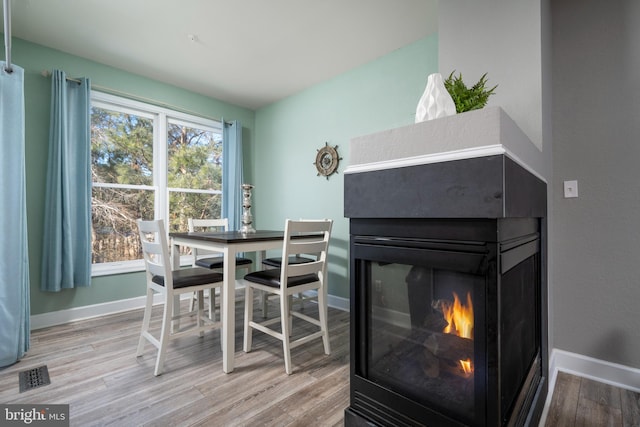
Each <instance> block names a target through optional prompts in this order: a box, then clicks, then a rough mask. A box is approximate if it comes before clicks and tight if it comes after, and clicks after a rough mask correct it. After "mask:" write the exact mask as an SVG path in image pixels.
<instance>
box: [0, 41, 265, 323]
mask: <svg viewBox="0 0 640 427" xmlns="http://www.w3.org/2000/svg"><path fill="white" fill-rule="evenodd" d="M0 51H1V52H2V57H3V58H4V49H3V48H0ZM12 62H13V63H14V64H16V65H18V66H20V67H22V68H24V70H25V82H24V87H25V88H24V89H25V127H26V135H25V145H26V170H27V177H26V178H27V222H28V234H29V262H30V266H29V274H30V278H31V314H41V313H46V312H52V311H58V310H65V309H70V308H74V307H82V306H87V305H92V304H100V303H105V302H109V301H116V300H121V299H127V298H133V297H138V296H142V295H144V293H145V283H144V275H143V273H131V274H122V275H113V276H103V277H95V278H93V280H92V284H91V287H88V288H78V289H71V290H63V291H61V292H57V293H52V292H42V291H40V263H41V258H42V242H41V235H42V228H43V220H44V215H46V212H44V191H45V175H46V168H47V152H48V132H49V114H50V102H51V79H50V78H45V77H43V76H42V75H41V72H42V71H43V70H51V69H54V68H56V69H61V70H64V71H65V72H66V73H67V76H69V77H89V78H90V79H91V82H92V84H93V85H98V86H102V87H106V88H109V89H112V90H115V91H120V92H125V93H128V94H131V95H133V97H138V98H146V99H151V100H154V101H157V102H156V103H157V104H159V105H162V104H169V105H172V106H175V107H177V109H181V110H187V111H190V112H193V113H197V114H199V115H202V116H205V117H210V118H214V119H219V118H221V117H222V116H224V118H225V120H240V121H241V122H242V125H243V140H244V144H245V146H246V149H247V150H248V149H249V147H250V146H251V144H252V138H253V128H254V117H255V113H254V112H253V111H251V110H248V109H245V108H241V107H237V106H234V105H231V104H227V103H224V102H221V101H218V100H216V99H213V98H209V97H206V96H203V95H200V94H197V93H193V92H188V91H186V90H183V89H180V88H177V87H175V86H171V85H167V84H164V83H161V82H158V81H154V80H151V79H147V78H144V77H141V76H138V75H135V74H131V73H127V72H125V71H122V70H118V69H115V68H112V67H108V66H105V65H103V64H99V63H97V62H93V61H89V60H86V59H83V58H79V57H76V56H73V55H69V54H66V53H64V52H60V51H56V50H53V49H48V48H45V47H42V46H39V45H35V44H32V43H29V42H26V41H24V40H20V39H16V38H14V39H13V40H12ZM2 143H6V142H5V141H2ZM246 169H248V170H246V171H245V174H246V175H247V176H248V177H249V178H250V177H251V169H250V168H248V167H246ZM3 244H7V242H4V243H3Z"/></svg>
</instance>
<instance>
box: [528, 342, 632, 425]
mask: <svg viewBox="0 0 640 427" xmlns="http://www.w3.org/2000/svg"><path fill="white" fill-rule="evenodd" d="M558 372H566V373H569V374H572V375H576V376H579V377H583V378H589V379H592V380H594V381H599V382H601V383H605V384H610V385H612V386H614V387H620V388H624V389H627V390H631V391H634V392H636V393H640V369H637V368H632V367H630V366H625V365H620V364H618V363H612V362H608V361H606V360H600V359H595V358H593V357H589V356H583V355H582V354H578V353H571V352H569V351H565V350H560V349H557V348H554V349H553V350H552V351H551V357H550V358H549V377H550V378H549V394H547V401H546V402H545V404H544V411H543V413H542V417H541V419H540V426H544V424H545V421H546V419H547V413H548V411H549V406H550V405H551V398H552V397H553V390H554V389H555V386H556V378H557V377H558Z"/></svg>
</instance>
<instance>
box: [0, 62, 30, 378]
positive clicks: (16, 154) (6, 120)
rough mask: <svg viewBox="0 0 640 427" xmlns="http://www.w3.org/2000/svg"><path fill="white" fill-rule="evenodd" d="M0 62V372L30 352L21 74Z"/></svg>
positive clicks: (18, 70)
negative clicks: (2, 368) (7, 69)
mask: <svg viewBox="0 0 640 427" xmlns="http://www.w3.org/2000/svg"><path fill="white" fill-rule="evenodd" d="M5 65H6V64H5V63H4V62H0V218H2V220H1V221H0V233H1V235H2V244H1V245H0V325H2V326H0V367H3V366H8V365H11V364H13V363H15V362H17V361H18V360H19V359H20V358H21V357H22V356H24V354H25V353H26V352H27V350H28V349H29V333H30V325H29V311H30V308H29V254H28V244H27V203H26V183H25V146H24V144H25V140H24V70H23V69H22V68H20V67H18V66H17V65H15V64H11V72H7V71H5Z"/></svg>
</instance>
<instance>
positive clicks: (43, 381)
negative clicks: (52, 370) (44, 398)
mask: <svg viewBox="0 0 640 427" xmlns="http://www.w3.org/2000/svg"><path fill="white" fill-rule="evenodd" d="M19 378H20V393H22V392H25V391H27V390H31V389H34V388H37V387H40V386H43V385H47V384H50V383H51V381H50V380H49V370H48V369H47V366H46V365H45V366H40V367H37V368H33V369H28V370H26V371H22V372H20V373H19Z"/></svg>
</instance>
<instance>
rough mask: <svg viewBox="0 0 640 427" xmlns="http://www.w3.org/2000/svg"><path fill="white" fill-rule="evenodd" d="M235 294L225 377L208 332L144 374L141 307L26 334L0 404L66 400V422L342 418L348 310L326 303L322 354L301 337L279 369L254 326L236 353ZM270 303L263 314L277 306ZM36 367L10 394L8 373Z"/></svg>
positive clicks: (12, 383)
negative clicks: (34, 376) (248, 345)
mask: <svg viewBox="0 0 640 427" xmlns="http://www.w3.org/2000/svg"><path fill="white" fill-rule="evenodd" d="M243 296H244V293H243V292H242V291H239V292H238V298H237V303H238V304H237V310H236V312H237V316H236V325H237V326H236V359H235V370H234V371H233V373H231V374H224V373H223V372H222V360H221V355H222V352H221V349H220V333H219V331H217V330H214V331H209V332H207V333H206V334H205V336H204V337H203V338H199V337H196V336H194V337H189V336H187V337H182V338H180V339H178V340H175V341H173V342H172V343H171V344H170V348H169V352H168V354H167V359H166V362H165V372H164V373H163V374H162V375H161V376H158V377H154V376H153V367H154V363H155V356H156V352H155V348H154V347H153V346H151V345H150V344H147V346H146V351H145V354H144V355H143V356H142V357H140V358H136V357H135V351H136V345H137V342H138V337H139V330H140V325H141V323H142V313H143V312H142V310H133V311H129V312H125V313H121V314H115V315H110V316H105V317H100V318H96V319H91V320H85V321H79V322H74V323H69V324H66V325H60V326H54V327H50V328H46V329H41V330H37V331H34V332H33V333H32V335H31V349H30V350H29V352H28V354H27V356H26V357H25V358H23V359H22V360H21V361H19V362H18V363H16V364H14V365H13V366H10V367H8V368H5V369H3V370H0V402H2V403H5V404H8V403H30V404H70V418H71V421H70V423H71V425H72V426H83V427H84V426H93V425H113V426H127V427H129V426H137V425H149V426H236V425H238V426H314V425H317V426H341V425H343V417H344V409H345V408H346V407H347V406H348V404H349V314H348V313H346V312H342V311H339V310H335V309H329V328H330V339H331V351H332V353H331V355H330V356H325V355H324V351H323V347H322V341H321V340H320V339H318V340H316V341H313V342H309V343H307V344H304V345H302V346H300V347H298V348H296V349H294V350H293V351H292V359H293V369H294V372H293V374H292V375H290V376H288V375H287V374H286V373H285V371H284V361H283V359H282V346H281V343H280V341H277V340H275V339H273V338H272V337H269V336H267V335H265V334H263V333H259V332H256V331H254V333H253V334H254V335H253V337H254V340H253V351H252V352H250V353H244V352H243V351H242V325H243V320H242V310H243V307H244V304H243V300H244V298H243ZM183 304H184V302H183ZM270 304H273V305H271V306H270V307H271V310H270V312H269V314H270V317H273V316H274V315H275V314H276V312H277V306H276V305H275V304H276V302H275V301H274V302H273V303H270ZM256 306H259V304H256ZM256 308H257V307H256ZM154 310H157V314H158V315H159V314H160V311H159V310H160V309H159V308H154ZM305 310H306V311H307V312H308V313H315V312H316V311H317V309H316V304H314V303H311V302H306V303H305ZM297 322H299V319H294V335H293V338H295V329H296V325H298V323H297ZM42 365H47V367H48V370H49V375H50V378H51V384H49V385H45V386H41V387H38V388H34V389H32V390H28V391H26V392H24V393H20V392H19V381H18V373H19V372H20V371H24V370H28V369H32V368H36V367H38V366H42Z"/></svg>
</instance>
